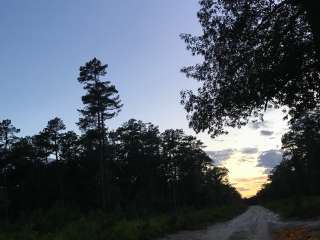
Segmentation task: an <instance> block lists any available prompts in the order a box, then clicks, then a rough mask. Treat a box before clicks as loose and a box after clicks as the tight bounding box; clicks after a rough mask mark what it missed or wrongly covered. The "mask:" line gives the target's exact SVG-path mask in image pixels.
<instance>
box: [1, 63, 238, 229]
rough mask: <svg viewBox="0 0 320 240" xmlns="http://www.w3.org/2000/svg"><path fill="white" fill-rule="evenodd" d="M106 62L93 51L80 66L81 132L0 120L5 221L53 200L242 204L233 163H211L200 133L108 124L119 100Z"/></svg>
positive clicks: (129, 210)
mask: <svg viewBox="0 0 320 240" xmlns="http://www.w3.org/2000/svg"><path fill="white" fill-rule="evenodd" d="M106 70H107V65H103V64H102V63H101V62H100V61H99V60H98V59H96V58H94V59H92V60H90V61H89V62H87V63H86V64H85V65H84V66H81V67H80V73H79V77H78V81H79V83H80V84H82V85H83V89H84V91H85V95H83V97H82V102H83V108H82V109H80V110H78V111H79V113H80V118H79V122H78V123H77V124H78V126H79V128H80V130H81V135H79V134H77V133H76V132H74V131H68V130H66V126H65V124H64V123H63V120H61V119H60V118H58V117H56V118H53V119H51V120H49V121H48V123H47V126H44V128H43V130H41V131H40V132H39V133H38V134H36V135H34V136H26V137H17V134H19V132H20V129H18V128H17V127H16V126H14V124H13V123H12V121H11V120H9V119H5V120H2V121H1V122H0V150H1V155H0V157H1V159H0V164H1V165H0V167H1V171H0V173H1V176H0V179H1V194H0V207H1V208H0V211H1V215H0V216H1V222H2V223H7V224H8V223H11V222H13V223H14V222H16V221H19V220H20V219H21V218H23V217H24V216H28V215H32V214H33V213H35V212H37V211H39V210H41V211H44V212H46V211H50V209H55V208H57V209H77V211H79V212H80V213H82V214H84V215H86V214H88V213H90V212H92V211H103V212H108V213H109V214H115V215H123V214H124V215H125V216H127V217H128V216H129V217H130V216H131V217H137V216H149V215H152V214H153V215H154V214H156V213H158V214H159V213H165V212H167V213H170V212H171V213H174V212H177V211H178V209H182V208H194V209H200V208H205V207H207V208H209V207H218V206H224V205H228V204H229V205H230V204H239V203H240V201H241V196H240V194H239V193H238V192H237V191H236V189H235V188H234V187H232V186H231V184H230V183H229V182H228V170H227V169H226V168H223V167H217V166H215V165H214V164H213V160H212V159H211V158H210V157H209V156H208V155H207V154H206V152H205V151H204V149H203V148H204V146H203V143H202V142H201V141H200V140H197V139H196V137H194V136H190V135H186V134H185V133H184V132H183V130H181V129H168V130H165V131H163V132H160V131H159V128H158V127H157V126H155V125H153V124H152V123H144V122H142V121H139V120H135V119H130V120H128V121H127V122H125V123H123V124H122V125H121V126H120V127H119V128H117V129H115V130H109V129H108V128H107V127H106V120H108V119H111V118H113V117H116V115H117V114H118V113H119V111H120V110H121V107H122V104H121V100H120V97H119V94H118V91H117V89H116V87H115V86H114V85H112V84H111V83H110V82H109V81H104V80H103V77H104V76H105V75H106Z"/></svg>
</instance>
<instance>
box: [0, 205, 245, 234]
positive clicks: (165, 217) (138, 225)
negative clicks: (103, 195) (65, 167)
mask: <svg viewBox="0 0 320 240" xmlns="http://www.w3.org/2000/svg"><path fill="white" fill-rule="evenodd" d="M245 209H246V207H245V206H243V205H241V206H239V205H234V206H224V207H218V208H208V209H201V210H195V209H180V210H179V211H178V212H177V213H176V214H162V215H157V216H153V217H144V218H125V217H121V216H115V215H109V214H106V213H102V212H95V213H92V214H88V215H86V216H83V215H80V214H78V213H77V212H76V211H70V210H65V209H52V210H51V211H48V212H46V213H43V212H38V213H35V214H34V215H33V216H32V217H30V218H29V219H28V220H26V219H25V220H21V222H20V223H16V224H14V225H10V226H7V227H6V228H2V229H0V240H18V239H19V240H88V239H89V240H149V239H155V238H158V237H161V236H164V235H166V234H169V233H173V232H176V231H179V230H187V229H196V228H203V227H205V226H206V225H208V224H212V223H215V222H221V221H226V220H228V219H231V218H233V217H235V216H236V215H238V214H240V213H242V212H243V211H244V210H245Z"/></svg>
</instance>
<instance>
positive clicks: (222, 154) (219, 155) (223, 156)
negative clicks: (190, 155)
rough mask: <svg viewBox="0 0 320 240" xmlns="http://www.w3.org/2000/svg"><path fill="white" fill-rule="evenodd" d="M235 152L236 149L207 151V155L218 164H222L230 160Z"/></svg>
mask: <svg viewBox="0 0 320 240" xmlns="http://www.w3.org/2000/svg"><path fill="white" fill-rule="evenodd" d="M234 152H235V150H234V149H224V150H220V151H207V154H208V155H209V157H210V158H212V159H213V161H214V162H215V163H216V164H220V163H221V162H223V161H225V160H227V159H229V158H230V157H231V155H232V154H233V153H234Z"/></svg>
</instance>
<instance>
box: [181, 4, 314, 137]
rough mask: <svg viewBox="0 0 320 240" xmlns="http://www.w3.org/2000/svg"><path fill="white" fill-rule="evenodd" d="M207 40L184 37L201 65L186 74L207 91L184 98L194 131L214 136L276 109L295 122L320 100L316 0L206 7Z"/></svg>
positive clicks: (204, 35) (202, 13) (203, 9)
mask: <svg viewBox="0 0 320 240" xmlns="http://www.w3.org/2000/svg"><path fill="white" fill-rule="evenodd" d="M200 6H201V9H200V10H199V12H198V18H199V21H200V24H201V26H202V35H200V36H192V35H190V34H183V35H182V38H183V39H184V41H185V42H186V44H187V49H188V50H190V51H191V52H192V54H193V55H199V56H200V57H201V59H202V60H203V62H202V63H200V64H196V65H194V66H189V67H185V68H183V69H182V71H183V72H184V73H185V74H186V75H187V77H192V78H194V79H196V80H198V81H199V82H200V83H201V84H202V85H201V87H200V88H199V89H198V90H197V92H194V91H184V92H182V104H184V106H185V109H186V111H187V112H188V118H189V120H190V126H191V127H193V129H194V130H195V131H196V132H200V131H205V130H208V132H209V133H211V134H212V135H213V136H216V135H218V134H221V133H225V132H226V131H225V127H236V126H237V127H241V126H243V125H245V124H247V123H248V121H249V119H250V117H251V116H252V115H254V116H255V117H262V116H263V111H264V110H265V109H266V108H268V107H270V106H274V107H279V106H283V105H286V106H288V107H289V109H290V112H289V113H290V114H291V115H292V116H299V114H300V113H303V112H304V111H305V110H306V109H312V108H314V107H315V106H316V104H317V102H319V100H320V81H319V75H320V64H319V63H320V55H319V52H320V44H319V43H320V41H319V39H320V37H319V36H320V30H319V29H320V28H319V25H320V21H319V14H316V12H318V10H319V4H318V3H317V2H316V1H312V0H306V1H302V0H280V1H275V0H259V1H258V0H251V1H247V0H236V1H229V0H221V1H214V0H201V1H200Z"/></svg>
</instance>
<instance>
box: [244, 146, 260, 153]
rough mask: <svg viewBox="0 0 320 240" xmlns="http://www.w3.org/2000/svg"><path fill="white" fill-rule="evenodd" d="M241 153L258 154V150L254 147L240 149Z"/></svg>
mask: <svg viewBox="0 0 320 240" xmlns="http://www.w3.org/2000/svg"><path fill="white" fill-rule="evenodd" d="M240 151H241V153H243V154H255V153H257V152H258V148H256V147H247V148H242V149H241V150H240Z"/></svg>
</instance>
